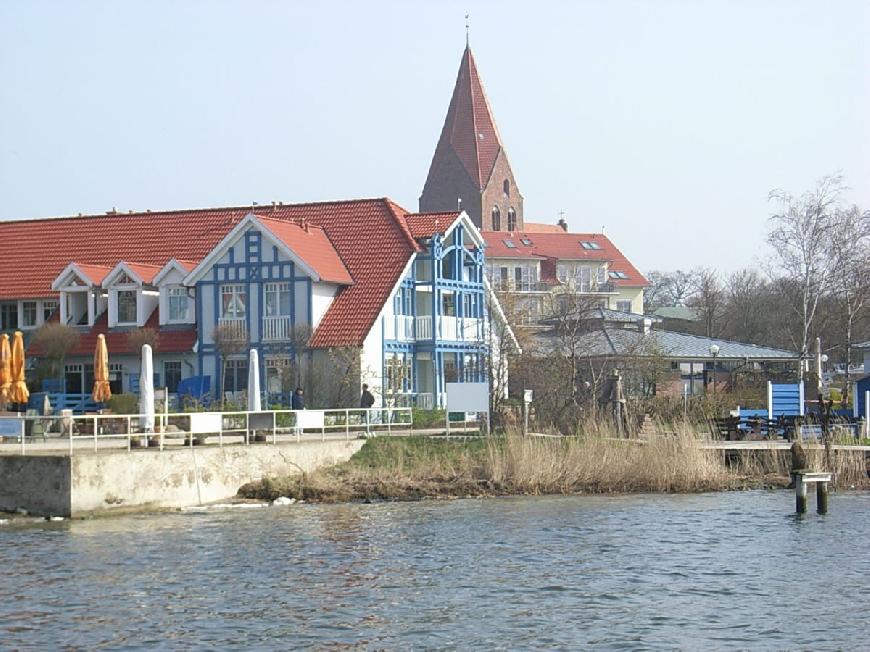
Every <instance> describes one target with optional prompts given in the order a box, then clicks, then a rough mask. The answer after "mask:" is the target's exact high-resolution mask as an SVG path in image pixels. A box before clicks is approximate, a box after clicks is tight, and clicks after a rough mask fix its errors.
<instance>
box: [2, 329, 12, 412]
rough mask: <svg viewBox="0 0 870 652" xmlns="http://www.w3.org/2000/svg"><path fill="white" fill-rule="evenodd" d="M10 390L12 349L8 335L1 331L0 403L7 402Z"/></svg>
mask: <svg viewBox="0 0 870 652" xmlns="http://www.w3.org/2000/svg"><path fill="white" fill-rule="evenodd" d="M11 390H12V349H11V348H10V347H9V336H8V335H7V334H6V333H3V336H2V337H0V405H2V404H3V403H8V402H9V392H10V391H11Z"/></svg>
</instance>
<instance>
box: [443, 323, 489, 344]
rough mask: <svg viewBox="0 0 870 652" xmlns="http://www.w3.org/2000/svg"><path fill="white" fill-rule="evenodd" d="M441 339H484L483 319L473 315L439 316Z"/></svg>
mask: <svg viewBox="0 0 870 652" xmlns="http://www.w3.org/2000/svg"><path fill="white" fill-rule="evenodd" d="M438 326H439V331H438V332H439V336H438V339H440V340H447V341H452V342H457V341H478V340H482V339H483V320H482V319H473V318H471V317H439V318H438Z"/></svg>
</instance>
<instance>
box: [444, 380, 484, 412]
mask: <svg viewBox="0 0 870 652" xmlns="http://www.w3.org/2000/svg"><path fill="white" fill-rule="evenodd" d="M447 409H448V410H449V411H450V412H489V383H447Z"/></svg>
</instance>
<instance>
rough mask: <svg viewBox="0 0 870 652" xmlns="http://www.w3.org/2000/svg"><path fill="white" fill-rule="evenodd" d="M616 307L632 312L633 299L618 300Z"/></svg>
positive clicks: (621, 310)
mask: <svg viewBox="0 0 870 652" xmlns="http://www.w3.org/2000/svg"><path fill="white" fill-rule="evenodd" d="M616 309H617V310H619V311H620V312H631V301H617V302H616Z"/></svg>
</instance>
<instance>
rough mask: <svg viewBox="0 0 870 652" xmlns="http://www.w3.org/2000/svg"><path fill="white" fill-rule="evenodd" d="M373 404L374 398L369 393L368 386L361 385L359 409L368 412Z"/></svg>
mask: <svg viewBox="0 0 870 652" xmlns="http://www.w3.org/2000/svg"><path fill="white" fill-rule="evenodd" d="M374 404H375V397H374V396H373V395H372V393H371V392H370V391H369V386H368V385H365V384H363V386H362V394H361V395H360V397H359V406H360V407H361V408H365V409H366V410H368V409H369V408H370V407H371V406H373V405H374Z"/></svg>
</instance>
